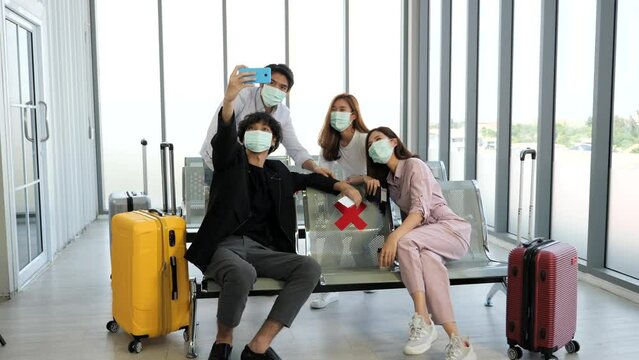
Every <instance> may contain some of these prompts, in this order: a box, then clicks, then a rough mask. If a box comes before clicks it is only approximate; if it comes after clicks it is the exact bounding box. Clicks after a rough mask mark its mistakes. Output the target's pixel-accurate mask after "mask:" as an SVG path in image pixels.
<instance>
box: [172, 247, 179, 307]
mask: <svg viewBox="0 0 639 360" xmlns="http://www.w3.org/2000/svg"><path fill="white" fill-rule="evenodd" d="M177 298H178V286H177V260H176V259H175V256H171V300H177Z"/></svg>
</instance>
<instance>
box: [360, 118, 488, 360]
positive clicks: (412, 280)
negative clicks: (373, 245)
mask: <svg viewBox="0 0 639 360" xmlns="http://www.w3.org/2000/svg"><path fill="white" fill-rule="evenodd" d="M366 146H367V149H368V151H367V166H368V168H367V172H368V175H369V176H371V177H373V178H375V179H377V180H378V181H379V182H378V183H377V184H376V186H381V187H382V188H384V189H387V191H388V194H389V195H390V198H391V200H393V201H394V202H395V203H396V204H397V205H398V206H399V208H400V209H401V210H402V214H403V215H405V218H404V220H403V221H402V224H401V225H400V226H399V227H398V228H397V229H395V230H394V231H393V232H391V233H390V234H389V235H388V237H387V238H386V241H385V242H384V246H383V247H382V249H381V252H380V256H379V265H380V267H389V266H390V265H391V264H392V263H393V261H394V260H395V258H397V260H398V261H399V264H400V267H401V276H402V281H403V282H404V285H405V286H406V289H407V290H408V293H409V294H410V296H411V298H412V299H413V305H414V308H415V314H414V315H413V317H412V319H411V321H410V323H409V338H408V342H407V343H406V345H405V346H404V353H405V354H407V355H415V354H421V353H424V352H425V351H426V350H428V349H429V348H430V346H431V344H432V343H433V342H434V341H435V340H436V339H437V329H436V328H435V326H434V325H435V324H438V325H442V326H443V328H444V330H445V331H446V333H447V334H448V336H449V338H450V343H449V344H448V346H447V347H446V360H457V359H464V360H475V359H476V358H477V356H476V355H475V352H474V351H473V347H472V346H471V345H470V342H469V341H468V338H462V337H461V336H460V334H459V331H458V329H457V325H456V323H455V316H454V314H453V307H452V303H451V300H450V293H449V289H450V283H449V280H448V271H447V270H446V267H445V266H444V265H445V262H446V261H447V260H453V259H459V258H461V257H462V256H464V254H465V253H466V251H467V250H468V248H469V244H470V231H471V226H470V224H469V223H468V222H467V221H466V220H464V219H463V218H461V217H459V216H457V215H456V214H455V213H453V211H452V210H451V209H450V208H449V207H448V204H447V203H446V199H444V196H443V195H442V190H441V187H440V185H439V183H438V182H437V180H435V178H434V176H433V174H432V173H431V171H430V169H429V168H428V166H426V163H424V162H423V161H422V160H420V159H419V158H417V156H415V155H413V154H412V153H411V152H410V151H409V150H408V149H406V147H405V146H404V144H403V143H402V141H401V140H400V139H399V138H398V137H397V135H396V134H395V133H394V132H393V131H392V130H391V129H389V128H387V127H378V128H376V129H373V130H371V131H370V132H369V133H368V136H367V138H366ZM382 193H384V191H382ZM431 314H432V318H431Z"/></svg>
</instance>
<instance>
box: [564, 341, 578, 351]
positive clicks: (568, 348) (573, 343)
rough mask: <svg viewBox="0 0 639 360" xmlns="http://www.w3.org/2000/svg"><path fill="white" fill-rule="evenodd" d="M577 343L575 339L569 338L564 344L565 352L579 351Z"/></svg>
mask: <svg viewBox="0 0 639 360" xmlns="http://www.w3.org/2000/svg"><path fill="white" fill-rule="evenodd" d="M579 348H580V347H579V343H578V342H577V341H576V340H570V341H569V342H568V344H566V352H568V353H569V354H572V353H576V352H577V351H579Z"/></svg>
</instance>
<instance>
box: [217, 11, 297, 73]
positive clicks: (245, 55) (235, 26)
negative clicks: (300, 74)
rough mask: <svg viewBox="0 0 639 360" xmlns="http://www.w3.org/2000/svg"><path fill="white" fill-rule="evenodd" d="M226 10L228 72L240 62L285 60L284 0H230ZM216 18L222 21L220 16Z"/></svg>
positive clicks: (260, 64)
mask: <svg viewBox="0 0 639 360" xmlns="http://www.w3.org/2000/svg"><path fill="white" fill-rule="evenodd" d="M226 12H227V48H228V72H229V74H230V72H231V71H232V70H233V69H234V68H235V66H236V65H239V64H242V65H246V66H248V67H263V66H266V65H268V64H272V63H284V62H285V60H286V57H285V54H284V51H285V49H284V45H285V34H284V30H285V27H284V20H285V19H284V1H283V0H233V1H227V2H226ZM213 19H215V21H212V22H213V23H215V22H217V21H219V22H220V23H221V22H222V18H221V17H220V18H213ZM209 21H210V20H209ZM218 56H220V57H221V56H222V47H219V48H218Z"/></svg>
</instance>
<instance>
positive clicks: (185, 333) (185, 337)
mask: <svg viewBox="0 0 639 360" xmlns="http://www.w3.org/2000/svg"><path fill="white" fill-rule="evenodd" d="M182 337H183V338H184V341H185V342H189V340H191V339H190V338H189V328H188V327H187V328H186V329H184V332H183V333H182ZM566 346H568V345H566Z"/></svg>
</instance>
